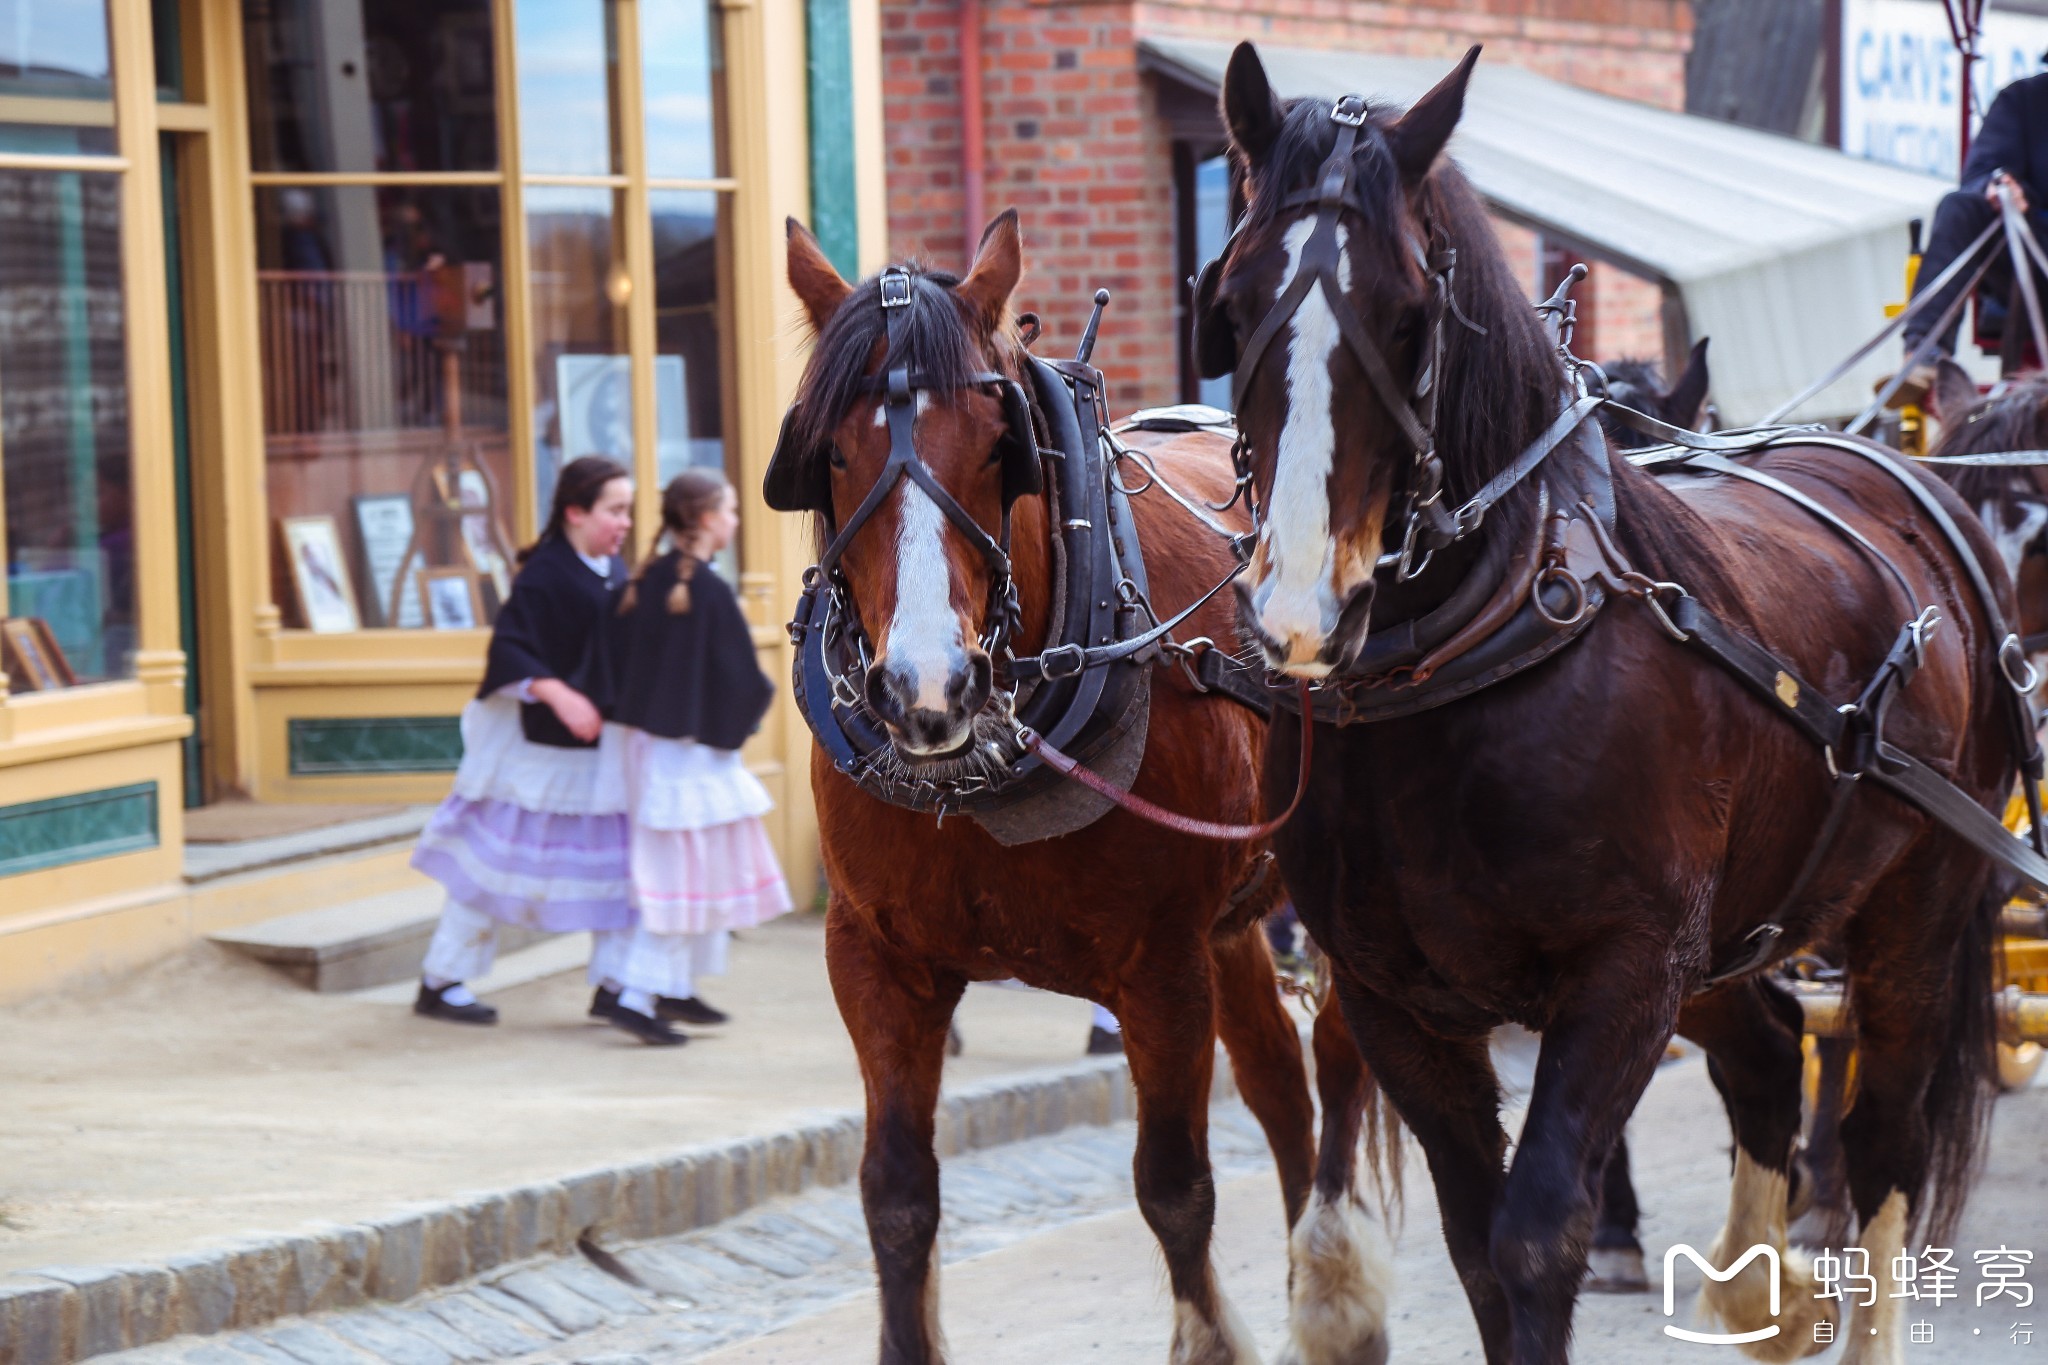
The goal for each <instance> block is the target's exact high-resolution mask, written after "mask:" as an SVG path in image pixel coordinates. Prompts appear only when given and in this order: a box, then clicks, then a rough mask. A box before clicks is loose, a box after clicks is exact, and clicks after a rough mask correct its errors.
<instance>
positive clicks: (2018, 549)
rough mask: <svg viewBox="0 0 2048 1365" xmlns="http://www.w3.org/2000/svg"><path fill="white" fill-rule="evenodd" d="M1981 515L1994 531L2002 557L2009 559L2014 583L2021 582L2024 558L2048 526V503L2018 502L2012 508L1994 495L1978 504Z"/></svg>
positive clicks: (2009, 570) (1993, 536) (2007, 571)
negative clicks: (2021, 568)
mask: <svg viewBox="0 0 2048 1365" xmlns="http://www.w3.org/2000/svg"><path fill="white" fill-rule="evenodd" d="M1977 518H1978V520H1980V521H1982V522H1983V523H1984V529H1985V530H1987V531H1989V532H1991V539H1992V540H1993V541H1994V542H1995V543H1996V544H1997V546H1998V557H1999V558H2000V559H2003V560H2004V561H2005V571H2006V573H2008V574H2010V575H2011V576H2012V580H2013V582H2015V583H2017V582H2019V577H2020V561H2021V560H2022V559H2025V558H2026V555H2027V547H2028V546H2029V545H2032V544H2033V543H2034V538H2035V537H2036V536H2039V535H2040V534H2041V531H2042V529H2043V528H2044V527H2048V506H2043V505H2042V504H2040V503H2038V502H2017V501H2016V502H2013V503H2012V504H2011V505H2010V507H2008V505H2007V504H2006V502H2005V500H2004V499H2000V498H1990V499H1986V500H1985V502H1984V503H1983V505H1981V506H1980V507H1978V509H1977Z"/></svg>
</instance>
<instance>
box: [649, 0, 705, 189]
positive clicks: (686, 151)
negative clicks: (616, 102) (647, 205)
mask: <svg viewBox="0 0 2048 1365" xmlns="http://www.w3.org/2000/svg"><path fill="white" fill-rule="evenodd" d="M640 43H641V48H640V50H641V52H642V53H643V54H644V55H643V57H642V60H641V71H642V73H643V75H642V84H643V85H644V87H645V89H646V95H645V99H646V102H647V173H648V174H649V175H652V176H655V177H658V178H663V177H665V178H669V179H675V180H706V179H710V178H712V177H714V176H721V175H724V174H725V173H726V162H725V139H724V131H725V130H724V127H723V124H722V121H721V119H720V116H719V115H720V108H721V106H722V104H723V103H724V101H723V95H724V90H725V52H724V49H723V46H722V45H721V43H720V42H719V36H718V11H717V9H716V7H715V6H713V5H711V4H707V3H702V2H701V0H668V3H663V4H657V5H647V6H643V7H642V8H641V10H640Z"/></svg>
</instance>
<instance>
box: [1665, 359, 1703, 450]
mask: <svg viewBox="0 0 2048 1365" xmlns="http://www.w3.org/2000/svg"><path fill="white" fill-rule="evenodd" d="M1706 401H1707V338H1706V337H1701V338H1700V339H1699V340H1698V341H1696V342H1694V343H1693V347H1692V354H1691V355H1690V356H1688V357H1687V358H1686V362H1685V371H1684V373H1682V374H1680V375H1679V376H1678V382H1677V383H1676V384H1673V385H1672V386H1671V392H1669V393H1667V394H1665V395H1664V399H1663V401H1662V402H1661V403H1659V404H1658V405H1657V406H1658V407H1660V408H1662V409H1663V412H1662V413H1660V414H1659V415H1660V416H1662V417H1663V419H1664V420H1665V421H1667V422H1669V423H1670V424H1671V425H1672V426H1674V427H1684V428H1685V429H1686V430H1688V431H1690V430H1692V429H1693V428H1694V427H1696V426H1698V425H1699V420H1700V408H1701V406H1702V405H1704V404H1705V403H1706Z"/></svg>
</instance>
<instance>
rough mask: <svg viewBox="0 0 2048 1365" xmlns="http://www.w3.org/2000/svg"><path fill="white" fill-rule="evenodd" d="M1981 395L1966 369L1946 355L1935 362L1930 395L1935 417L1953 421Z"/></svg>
mask: <svg viewBox="0 0 2048 1365" xmlns="http://www.w3.org/2000/svg"><path fill="white" fill-rule="evenodd" d="M1981 396H1982V395H1980V394H1979V393H1978V392H1977V381H1976V380H1974V379H1972V378H1970V372H1969V371H1968V370H1966V369H1964V368H1963V367H1962V366H1960V365H1958V364H1956V363H1955V361H1953V360H1950V359H1949V358H1948V357H1947V356H1943V357H1942V358H1941V360H1940V361H1939V362H1938V363H1936V365H1935V367H1934V391H1933V395H1932V397H1933V408H1934V415H1935V416H1936V417H1939V418H1940V419H1941V420H1942V421H1944V422H1953V421H1955V420H1956V419H1957V418H1958V417H1961V416H1962V415H1963V414H1964V413H1966V412H1968V411H1969V410H1970V409H1971V408H1974V407H1976V406H1977V400H1978V399H1979V398H1980V397H1981Z"/></svg>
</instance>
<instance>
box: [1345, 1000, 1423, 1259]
mask: <svg viewBox="0 0 2048 1365" xmlns="http://www.w3.org/2000/svg"><path fill="white" fill-rule="evenodd" d="M1330 1008H1332V1009H1334V1008H1336V1003H1335V1002H1334V1001H1332V1002H1331V1005H1330ZM1364 1090H1365V1094H1364V1100H1363V1113H1362V1115H1361V1117H1360V1119H1359V1125H1358V1126H1359V1131H1360V1133H1361V1134H1362V1135H1363V1136H1364V1138H1365V1172H1366V1176H1367V1178H1369V1179H1370V1180H1371V1181H1372V1191H1373V1197H1374V1198H1375V1199H1376V1200H1378V1202H1379V1206H1380V1209H1381V1212H1382V1216H1383V1217H1384V1218H1385V1219H1386V1221H1387V1224H1388V1226H1389V1227H1394V1228H1398V1227H1400V1226H1401V1225H1402V1224H1404V1223H1406V1221H1407V1217H1408V1209H1407V1204H1406V1200H1405V1199H1404V1198H1403V1194H1402V1180H1401V1172H1402V1157H1403V1154H1404V1152H1405V1144H1404V1143H1403V1142H1402V1141H1401V1138H1402V1128H1401V1116H1400V1114H1399V1113H1397V1112H1395V1109H1394V1105H1393V1102H1392V1101H1390V1100H1389V1099H1388V1098H1387V1092H1386V1091H1384V1090H1382V1089H1380V1080H1379V1076H1378V1075H1377V1074H1376V1073H1375V1072H1374V1071H1373V1069H1372V1066H1371V1064H1369V1063H1368V1064H1366V1066H1365V1087H1364Z"/></svg>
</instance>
